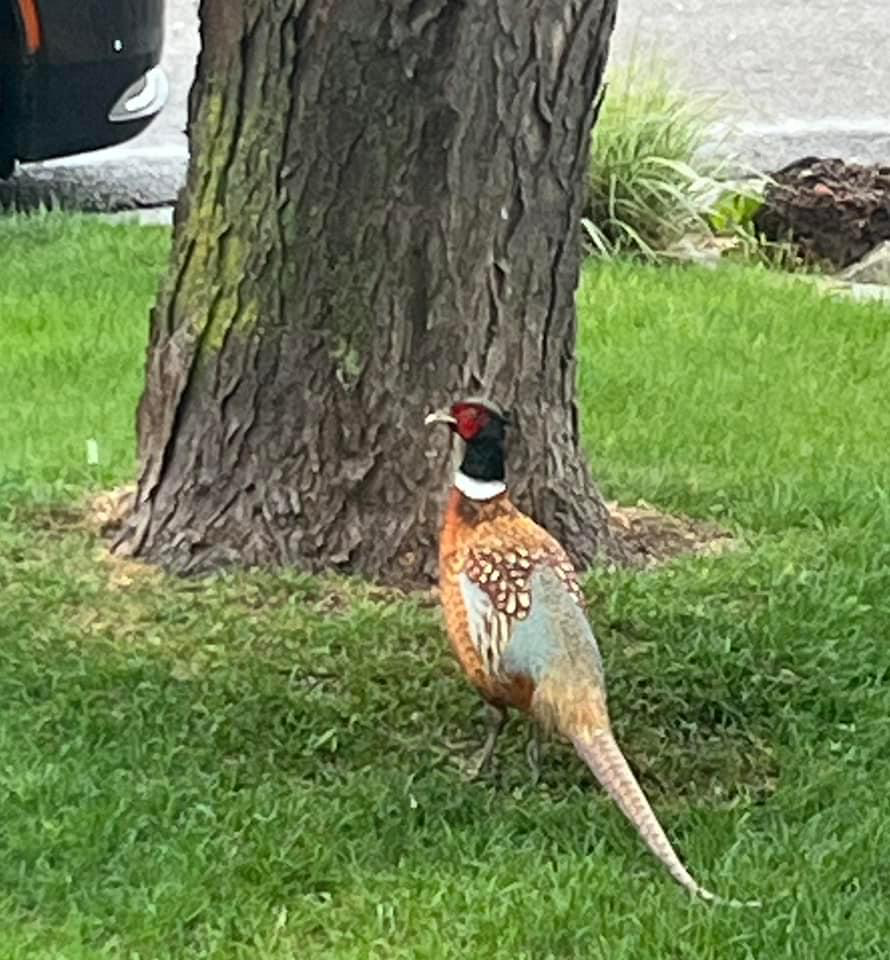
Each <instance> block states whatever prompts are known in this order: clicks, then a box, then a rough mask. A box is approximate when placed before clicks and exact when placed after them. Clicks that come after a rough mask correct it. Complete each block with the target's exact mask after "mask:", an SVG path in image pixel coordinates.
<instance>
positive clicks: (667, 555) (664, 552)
mask: <svg viewBox="0 0 890 960" xmlns="http://www.w3.org/2000/svg"><path fill="white" fill-rule="evenodd" d="M606 506H607V507H608V508H609V527H610V528H611V530H612V533H613V534H614V536H615V537H617V538H618V539H619V540H621V541H622V543H623V544H624V545H625V547H626V548H627V550H628V553H629V554H630V558H631V560H632V561H633V562H634V563H635V564H638V565H639V566H641V567H654V566H658V565H659V564H662V563H667V562H668V561H669V560H672V559H674V557H679V556H682V555H683V554H687V553H698V554H720V553H724V552H726V551H727V550H731V549H733V548H734V547H735V546H737V542H736V540H735V539H734V538H733V537H732V535H731V534H730V533H728V532H727V531H726V530H723V529H721V528H720V527H719V526H717V524H716V523H711V522H709V521H706V520H694V519H692V518H691V517H684V516H682V515H674V514H671V513H663V512H661V511H660V510H656V509H655V507H653V506H652V505H651V504H648V503H646V502H645V501H644V500H640V501H638V502H637V504H636V506H633V507H622V506H621V505H620V504H618V503H615V502H611V503H607V504H606Z"/></svg>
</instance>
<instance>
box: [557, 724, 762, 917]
mask: <svg viewBox="0 0 890 960" xmlns="http://www.w3.org/2000/svg"><path fill="white" fill-rule="evenodd" d="M568 736H569V739H570V740H571V741H572V743H573V745H574V747H575V749H576V750H577V751H578V754H579V756H580V757H581V759H582V760H583V761H584V762H585V763H586V764H587V766H588V767H590V769H591V770H592V771H593V774H594V776H595V777H596V778H597V780H599V782H600V783H601V784H602V785H603V787H604V788H605V789H606V790H607V791H608V793H609V795H610V796H611V797H612V799H613V800H614V801H615V803H617V804H618V807H619V808H620V810H621V812H622V813H623V814H624V815H625V817H627V819H628V820H630V822H631V823H632V824H633V825H634V827H636V829H637V832H638V833H639V834H640V836H641V837H642V839H643V841H644V842H645V843H646V845H647V846H648V847H649V849H650V850H651V851H652V852H653V853H654V854H655V856H656V857H658V859H659V860H660V861H661V862H662V863H663V864H664V866H665V867H667V870H668V872H669V873H670V875H671V876H672V877H673V878H674V879H675V880H676V881H677V883H679V884H680V885H681V886H683V887H685V888H686V889H687V890H688V891H689V892H690V893H692V894H694V895H696V896H698V897H701V898H702V899H703V900H709V901H712V902H714V903H722V904H725V905H728V906H733V907H759V906H760V905H761V904H760V901H759V900H744V901H742V900H725V899H723V898H722V897H718V896H717V895H716V894H714V893H711V891H710V890H706V889H705V888H704V887H703V886H701V884H699V883H698V882H697V881H696V880H695V879H694V877H693V876H692V874H690V873H689V871H688V870H687V869H686V867H685V866H683V863H682V861H681V860H680V858H679V856H677V853H676V851H675V850H674V848H673V846H672V845H671V842H670V840H668V838H667V835H666V834H665V832H664V830H663V829H662V827H661V824H660V823H659V822H658V818H657V817H656V816H655V812H654V811H653V810H652V807H651V806H650V805H649V801H648V800H647V799H646V795H645V794H644V793H643V789H642V787H641V786H640V785H639V783H638V782H637V778H636V777H635V776H634V775H633V771H632V770H631V769H630V766H629V765H628V763H627V760H625V759H624V754H623V753H622V752H621V748H620V747H619V746H618V744H617V743H616V742H615V738H614V737H613V736H612V733H611V731H610V730H609V729H608V728H606V729H599V730H590V729H587V730H581V731H580V732H577V733H572V732H569V733H568Z"/></svg>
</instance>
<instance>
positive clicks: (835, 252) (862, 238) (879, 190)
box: [754, 157, 890, 270]
mask: <svg viewBox="0 0 890 960" xmlns="http://www.w3.org/2000/svg"><path fill="white" fill-rule="evenodd" d="M771 178H772V180H773V181H774V182H773V183H770V184H768V185H767V188H766V192H765V194H764V202H763V206H762V207H761V208H760V210H758V211H757V214H756V215H755V217H754V224H755V227H756V229H757V231H758V233H762V234H764V235H765V236H766V238H767V239H768V240H771V241H774V242H777V243H781V242H783V241H786V240H791V241H793V242H794V243H795V244H797V246H798V248H799V250H800V253H801V254H802V255H803V257H804V258H805V259H806V260H808V261H811V262H813V263H818V264H822V265H827V266H829V267H831V268H832V269H835V270H841V269H843V268H844V267H847V266H849V265H850V264H851V263H855V262H856V261H857V260H860V259H861V258H862V257H864V256H865V254H866V253H868V252H869V251H870V250H872V249H873V248H874V247H876V246H877V245H878V244H879V243H881V242H882V241H883V240H888V239H890V167H885V166H870V167H867V166H862V165H861V164H857V163H845V162H844V161H843V160H839V159H820V158H818V157H804V158H803V159H802V160H796V161H795V162H794V163H791V164H789V165H788V166H787V167H783V168H782V169H781V170H778V171H777V172H776V173H773V174H771Z"/></svg>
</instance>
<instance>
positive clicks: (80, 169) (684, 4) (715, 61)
mask: <svg viewBox="0 0 890 960" xmlns="http://www.w3.org/2000/svg"><path fill="white" fill-rule="evenodd" d="M167 3H168V10H167V14H168V15H167V41H166V49H165V53H164V65H165V68H166V69H167V71H168V73H169V76H170V79H171V85H170V86H171V97H170V101H169V103H168V105H167V107H166V109H165V110H164V112H163V113H162V115H161V116H160V117H159V118H158V119H157V120H156V121H155V122H154V123H153V124H152V126H151V127H149V128H148V130H146V132H145V133H143V134H142V135H141V136H139V137H137V138H136V139H135V140H133V141H131V142H130V143H129V144H125V145H122V146H120V147H115V148H113V149H111V150H104V151H99V152H96V153H92V154H83V155H81V156H80V157H76V158H71V159H66V160H61V161H54V162H53V163H51V164H34V165H31V166H29V167H26V168H24V170H23V171H22V172H21V174H20V175H19V178H18V179H19V184H18V189H19V190H20V191H29V190H31V191H33V190H35V189H44V188H46V187H47V186H51V187H53V188H54V189H60V190H61V191H62V192H66V193H68V194H69V195H72V196H77V197H79V198H81V199H82V200H83V202H85V203H87V204H91V205H93V206H105V207H119V206H127V205H132V204H133V203H136V204H142V205H152V204H156V203H163V202H169V201H171V200H172V199H173V198H174V197H175V194H176V190H177V188H178V186H179V184H180V183H181V182H182V178H183V175H184V170H185V163H186V158H187V141H186V137H185V134H184V127H185V121H186V101H187V96H188V88H189V85H190V83H191V78H192V74H193V70H194V63H195V56H196V54H197V51H198V32H197V6H198V0H167ZM888 3H890V0H744V2H743V0H619V14H618V25H617V28H616V32H615V37H614V40H613V62H614V63H619V62H622V61H626V60H627V59H628V58H629V57H630V56H631V54H632V51H633V50H634V49H635V48H637V49H640V50H642V51H643V52H644V53H645V51H646V50H648V49H654V50H656V51H658V52H659V54H660V55H662V56H666V57H667V58H669V59H670V60H671V61H672V62H673V64H674V65H675V68H676V71H677V75H678V77H679V78H681V79H682V81H683V83H684V84H686V85H687V86H688V87H689V88H690V89H693V90H701V91H704V92H706V93H708V94H712V95H716V96H718V97H720V98H721V101H722V103H723V105H724V110H725V116H726V118H727V122H728V124H729V128H728V130H727V131H724V132H725V133H726V134H727V145H728V146H729V147H731V148H732V149H733V150H734V151H736V152H737V153H738V154H739V156H740V159H741V160H742V161H743V162H744V163H746V164H750V165H752V166H757V167H760V168H761V169H774V168H776V167H777V166H780V165H781V164H783V163H786V162H789V161H790V160H793V159H795V158H797V157H800V156H803V155H806V154H829V155H837V156H843V157H845V158H847V159H857V160H862V161H867V162H879V161H880V162H885V163H888V164H890V9H888Z"/></svg>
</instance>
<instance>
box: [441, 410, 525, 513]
mask: <svg viewBox="0 0 890 960" xmlns="http://www.w3.org/2000/svg"><path fill="white" fill-rule="evenodd" d="M508 422H509V418H508V416H507V414H506V413H505V412H504V411H503V410H501V409H500V408H499V407H497V406H495V404H494V403H492V402H491V401H490V400H482V399H477V398H472V399H469V400H459V401H458V402H457V403H454V404H452V405H451V406H450V407H446V408H445V409H444V410H437V411H436V412H435V413H431V414H429V415H428V416H427V417H426V419H425V420H424V423H425V424H426V425H427V426H432V425H433V424H437V423H438V424H444V425H445V426H447V427H448V428H449V429H450V430H451V431H452V433H455V434H457V436H459V437H460V438H461V440H463V441H464V443H465V444H466V450H465V452H464V458H463V462H462V463H461V466H460V470H458V472H457V477H456V480H455V483H456V485H457V487H458V488H459V489H460V490H461V491H462V492H463V493H464V494H465V495H467V496H469V497H471V498H472V499H478V500H484V499H488V498H489V497H491V496H494V495H496V494H497V493H502V492H503V491H504V489H505V487H504V433H505V430H506V427H507V424H508Z"/></svg>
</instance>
